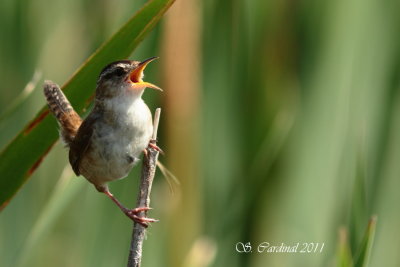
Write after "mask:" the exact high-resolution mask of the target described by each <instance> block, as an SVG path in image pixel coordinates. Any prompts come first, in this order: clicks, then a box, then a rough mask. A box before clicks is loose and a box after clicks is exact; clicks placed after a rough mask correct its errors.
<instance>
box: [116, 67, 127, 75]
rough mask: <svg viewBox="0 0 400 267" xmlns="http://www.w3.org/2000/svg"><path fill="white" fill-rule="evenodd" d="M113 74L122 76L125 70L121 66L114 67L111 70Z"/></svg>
mask: <svg viewBox="0 0 400 267" xmlns="http://www.w3.org/2000/svg"><path fill="white" fill-rule="evenodd" d="M113 74H114V75H115V76H122V75H124V74H125V70H124V69H123V68H116V69H115V71H113Z"/></svg>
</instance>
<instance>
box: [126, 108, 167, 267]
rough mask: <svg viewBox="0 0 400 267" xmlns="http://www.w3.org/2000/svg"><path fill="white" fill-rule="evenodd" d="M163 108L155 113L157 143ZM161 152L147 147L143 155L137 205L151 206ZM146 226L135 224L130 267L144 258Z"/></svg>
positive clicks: (129, 261) (144, 213)
mask: <svg viewBox="0 0 400 267" xmlns="http://www.w3.org/2000/svg"><path fill="white" fill-rule="evenodd" d="M160 113H161V109H160V108H157V109H156V112H155V114H154V128H153V137H152V140H151V141H150V142H152V143H153V144H155V143H156V139H157V130H158V123H159V120H160ZM158 154H159V152H158V151H157V150H156V149H153V148H151V147H148V148H147V156H144V157H143V165H142V174H141V177H140V188H139V195H138V199H137V203H136V207H149V205H150V193H151V186H152V184H153V179H154V175H155V173H156V165H157V159H158ZM139 216H144V217H145V216H147V212H141V213H140V214H139ZM145 234H146V228H145V227H144V226H142V225H141V224H139V223H136V222H135V223H134V224H133V231H132V239H131V245H130V249H129V258H128V265H127V266H128V267H140V262H141V260H142V248H143V241H144V238H145Z"/></svg>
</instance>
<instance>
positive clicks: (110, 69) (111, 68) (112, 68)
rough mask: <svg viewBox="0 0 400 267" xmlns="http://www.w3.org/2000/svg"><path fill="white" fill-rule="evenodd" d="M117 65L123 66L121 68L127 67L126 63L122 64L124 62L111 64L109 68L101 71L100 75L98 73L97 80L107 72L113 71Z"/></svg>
mask: <svg viewBox="0 0 400 267" xmlns="http://www.w3.org/2000/svg"><path fill="white" fill-rule="evenodd" d="M117 67H120V68H123V69H126V68H127V66H126V64H124V63H118V64H116V65H112V66H110V67H109V68H107V69H106V70H104V71H103V72H102V73H101V75H100V77H99V80H101V78H103V76H105V75H107V74H109V73H111V72H113V71H114V70H115V69H116V68H117Z"/></svg>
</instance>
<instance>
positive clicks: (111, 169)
mask: <svg viewBox="0 0 400 267" xmlns="http://www.w3.org/2000/svg"><path fill="white" fill-rule="evenodd" d="M157 58H158V57H151V58H148V59H146V60H144V61H135V60H119V61H115V62H112V63H110V64H108V65H107V66H105V67H104V68H103V70H102V71H101V72H100V75H99V76H98V79H97V86H96V91H95V96H94V106H93V109H92V110H91V112H90V113H89V115H88V116H87V117H86V118H85V119H84V120H82V118H81V117H80V116H79V114H78V113H77V112H76V111H75V110H74V108H73V107H72V105H71V103H70V102H69V101H68V99H67V98H66V96H65V95H64V93H63V92H62V90H61V88H60V87H59V86H58V85H57V84H56V83H54V82H52V81H50V80H46V81H45V82H44V85H43V90H44V95H45V97H46V100H47V104H48V108H49V110H50V111H51V113H52V114H53V115H54V117H55V118H56V120H57V122H58V124H59V127H60V137H61V140H62V141H63V143H64V144H65V146H66V147H67V148H69V162H70V164H71V166H72V169H73V171H74V172H75V174H76V175H77V176H80V175H82V176H83V177H85V178H86V180H88V181H89V182H90V183H92V184H93V185H94V186H95V188H96V189H97V191H99V192H101V193H104V194H106V195H107V196H108V197H109V198H110V199H111V200H112V201H113V202H114V203H115V204H116V205H117V206H118V207H119V208H120V209H121V211H122V212H123V213H124V214H125V215H126V216H128V217H129V218H130V219H132V220H133V221H134V222H137V223H139V224H141V225H143V226H144V227H147V226H148V225H149V223H152V222H155V221H157V220H154V219H151V218H147V217H143V216H139V213H140V212H142V211H147V210H149V209H150V208H148V207H138V208H135V209H128V208H126V207H125V206H124V205H122V203H121V202H120V201H119V200H118V199H117V198H116V197H115V196H114V195H113V194H112V193H111V192H110V190H109V187H108V182H110V181H114V180H118V179H122V178H125V177H126V176H127V175H128V174H129V172H130V171H131V169H132V168H133V167H134V166H135V165H136V164H137V163H138V162H139V157H140V155H141V154H142V153H145V156H146V152H147V151H146V148H147V147H148V146H150V147H153V148H154V149H157V150H158V151H162V150H161V149H160V148H159V147H158V146H157V145H155V144H153V142H150V140H151V137H152V133H153V123H152V115H151V112H150V109H149V107H148V106H147V105H146V103H145V102H144V101H143V99H142V95H143V92H144V90H145V88H152V89H155V90H159V91H162V89H161V88H160V87H158V86H156V85H154V84H152V83H149V82H145V81H143V77H144V74H143V71H144V69H145V68H146V66H147V64H149V63H150V62H152V61H153V60H155V59H157Z"/></svg>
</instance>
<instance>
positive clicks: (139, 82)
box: [129, 57, 162, 91]
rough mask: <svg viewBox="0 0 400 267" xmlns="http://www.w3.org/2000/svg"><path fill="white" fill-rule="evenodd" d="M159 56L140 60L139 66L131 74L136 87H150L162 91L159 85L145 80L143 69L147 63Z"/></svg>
mask: <svg viewBox="0 0 400 267" xmlns="http://www.w3.org/2000/svg"><path fill="white" fill-rule="evenodd" d="M157 58H158V57H151V58H149V59H146V60H144V61H142V62H140V63H139V66H137V67H136V68H135V69H133V70H132V72H131V73H130V74H129V80H130V81H131V82H132V83H133V86H134V87H140V88H146V87H148V88H153V89H156V90H159V91H162V89H161V88H160V87H158V86H157V85H154V84H152V83H148V82H144V81H143V71H144V69H145V68H146V66H147V64H149V63H150V62H152V61H153V60H155V59H157Z"/></svg>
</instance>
